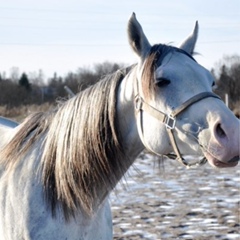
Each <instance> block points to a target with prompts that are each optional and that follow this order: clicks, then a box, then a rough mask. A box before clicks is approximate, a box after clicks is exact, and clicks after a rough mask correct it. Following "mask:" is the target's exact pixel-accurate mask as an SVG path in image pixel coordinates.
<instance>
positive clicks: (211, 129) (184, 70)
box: [128, 13, 240, 168]
mask: <svg viewBox="0 0 240 240" xmlns="http://www.w3.org/2000/svg"><path fill="white" fill-rule="evenodd" d="M197 36H198V22H196V25H195V28H194V30H193V32H192V33H191V34H190V36H189V37H187V38H186V40H185V41H183V43H182V44H181V45H180V46H179V48H176V47H172V46H168V45H162V44H157V45H153V46H152V45H151V44H150V43H149V41H148V39H147V37H146V35H145V34H144V32H143V29H142V27H141V25H140V23H139V22H138V21H137V19H136V16H135V14H134V13H133V15H132V16H131V18H130V20H129V23H128V38H129V43H130V46H131V48H132V49H133V51H134V52H135V53H136V54H137V56H138V58H139V64H138V67H137V74H136V75H137V81H136V83H135V87H134V88H135V107H136V118H137V122H138V123H137V128H138V133H139V137H140V139H141V141H142V143H143V145H144V146H145V147H146V148H148V149H149V150H150V151H152V152H154V153H156V154H159V155H165V154H169V153H171V152H175V154H176V157H177V159H178V160H180V161H181V162H182V163H184V165H187V166H189V164H188V163H187V162H186V161H185V159H184V157H183V156H184V155H197V156H203V159H204V160H202V162H201V163H203V162H205V161H208V162H209V163H210V164H211V165H212V166H214V167H219V168H220V167H233V166H236V165H237V163H238V161H239V155H240V154H239V151H240V150H239V149H240V140H239V135H240V123H239V120H238V119H237V118H236V117H235V116H234V114H233V113H232V112H231V111H230V110H229V109H228V108H227V107H226V105H225V104H224V103H223V102H222V100H221V99H220V98H219V97H218V96H217V95H215V94H214V93H213V91H212V88H213V86H214V78H213V77H212V75H211V74H210V72H209V71H208V70H207V69H205V68H204V67H202V66H201V65H199V64H198V63H197V62H196V60H195V59H194V58H193V56H192V55H193V53H194V48H195V45H196V41H197ZM166 139H167V141H166Z"/></svg>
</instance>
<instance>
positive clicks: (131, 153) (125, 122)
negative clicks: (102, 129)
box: [117, 67, 144, 162]
mask: <svg viewBox="0 0 240 240" xmlns="http://www.w3.org/2000/svg"><path fill="white" fill-rule="evenodd" d="M136 81H137V79H136V67H135V68H134V69H133V70H132V71H131V72H130V73H129V74H128V75H127V76H126V77H125V78H124V79H123V80H122V82H121V84H120V87H119V90H118V98H117V119H118V126H119V129H120V134H121V138H122V141H123V147H124V151H125V153H126V155H127V156H128V157H129V159H130V160H132V162H133V161H134V160H135V159H136V157H137V156H138V155H139V153H140V152H141V151H142V150H143V149H144V146H143V144H142V142H141V140H140V137H139V135H138V130H137V124H136V116H135V106H134V97H135V93H134V86H135V83H136Z"/></svg>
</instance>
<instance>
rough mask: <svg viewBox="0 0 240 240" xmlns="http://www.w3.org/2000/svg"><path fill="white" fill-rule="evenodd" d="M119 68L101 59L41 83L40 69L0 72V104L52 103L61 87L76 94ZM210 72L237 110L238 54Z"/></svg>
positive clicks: (64, 93)
mask: <svg viewBox="0 0 240 240" xmlns="http://www.w3.org/2000/svg"><path fill="white" fill-rule="evenodd" d="M123 67H124V64H119V63H109V62H104V63H100V64H96V65H95V66H94V67H93V68H91V69H90V68H79V69H78V70H77V71H76V72H75V73H69V74H67V75H66V76H65V77H64V78H63V77H60V76H57V74H55V75H54V76H53V77H52V78H50V79H48V82H47V83H45V84H43V80H42V76H41V75H42V73H41V72H40V73H39V75H38V76H35V77H29V76H28V75H27V74H26V73H22V74H21V76H20V77H17V76H16V74H12V75H11V77H10V78H5V77H4V76H2V75H0V106H7V108H12V107H17V106H19V105H28V104H42V103H45V102H50V103H53V102H55V101H56V99H57V98H67V97H68V93H67V91H66V90H65V89H64V87H65V86H68V87H69V88H70V89H71V90H72V91H73V92H74V93H77V92H79V91H80V90H83V89H84V88H86V87H88V86H90V85H92V84H94V83H96V81H98V80H99V79H101V78H102V77H103V76H105V75H107V74H109V73H112V72H115V71H116V70H118V69H120V68H123ZM211 72H212V74H213V75H214V77H215V79H216V86H215V88H214V91H215V92H216V93H217V94H218V95H220V96H221V97H222V99H224V98H225V94H228V96H229V107H230V108H231V109H238V111H240V107H239V105H240V56H238V55H234V56H228V57H224V58H223V59H222V60H221V61H219V63H218V64H217V65H216V66H215V67H214V69H212V70H211Z"/></svg>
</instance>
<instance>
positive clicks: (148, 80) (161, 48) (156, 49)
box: [142, 44, 195, 100]
mask: <svg viewBox="0 0 240 240" xmlns="http://www.w3.org/2000/svg"><path fill="white" fill-rule="evenodd" d="M173 52H179V53H183V54H185V55H186V56H188V57H189V58H191V59H192V60H194V61H195V59H194V58H193V57H192V56H191V55H190V54H188V53H187V52H185V51H184V50H182V49H180V48H176V47H173V46H170V45H165V44H155V45H153V46H152V47H151V49H150V51H149V53H148V56H147V57H146V60H145V62H144V67H143V73H142V90H143V94H144V97H145V100H151V98H153V97H154V96H155V91H156V84H155V82H156V81H155V70H156V69H157V68H158V67H159V66H160V65H161V64H162V61H163V59H164V57H166V55H167V54H168V53H173Z"/></svg>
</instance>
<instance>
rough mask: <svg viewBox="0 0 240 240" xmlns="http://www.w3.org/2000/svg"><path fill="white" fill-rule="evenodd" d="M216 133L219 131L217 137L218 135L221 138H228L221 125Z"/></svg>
mask: <svg viewBox="0 0 240 240" xmlns="http://www.w3.org/2000/svg"><path fill="white" fill-rule="evenodd" d="M216 131H217V135H218V136H219V137H221V138H224V137H226V134H225V132H224V130H223V129H222V127H221V124H220V123H219V124H218V125H217V128H216Z"/></svg>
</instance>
